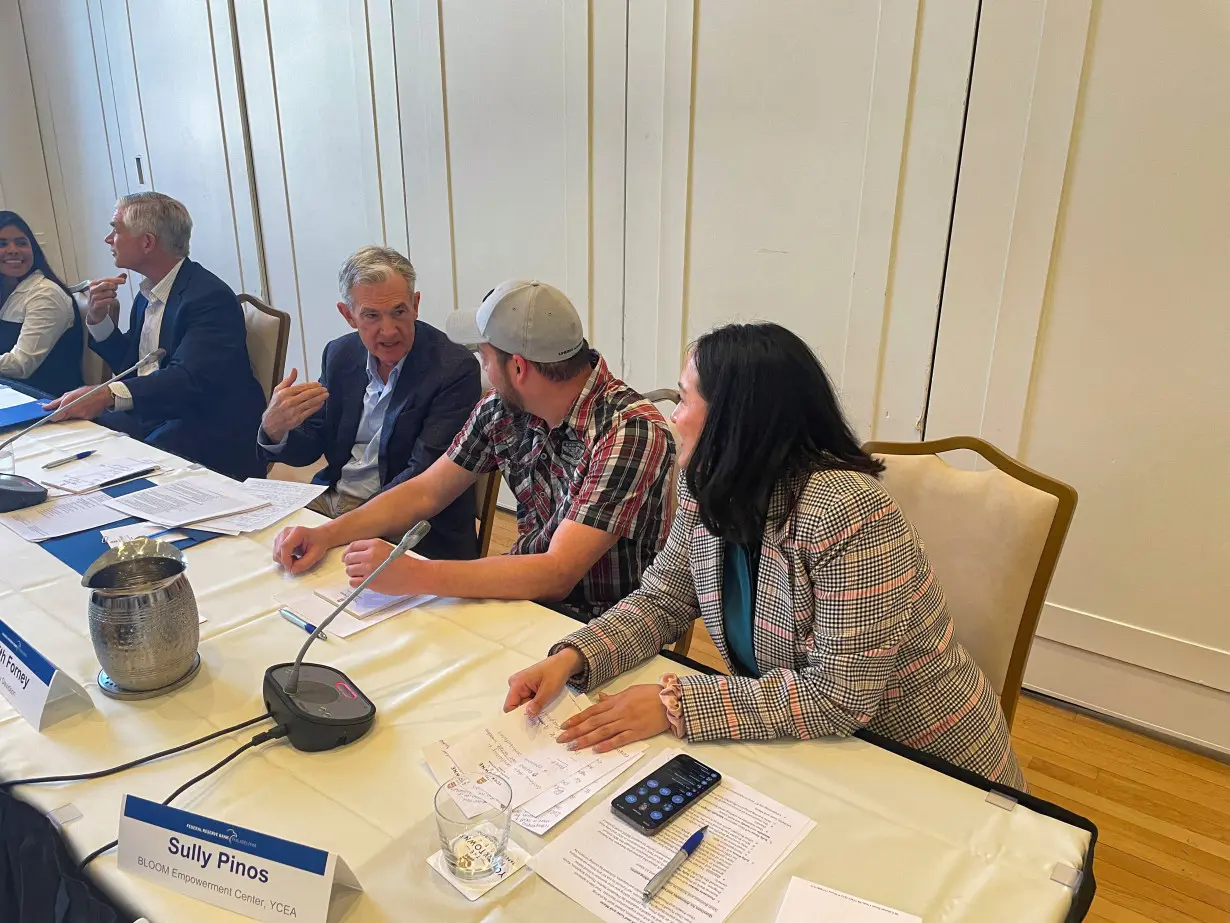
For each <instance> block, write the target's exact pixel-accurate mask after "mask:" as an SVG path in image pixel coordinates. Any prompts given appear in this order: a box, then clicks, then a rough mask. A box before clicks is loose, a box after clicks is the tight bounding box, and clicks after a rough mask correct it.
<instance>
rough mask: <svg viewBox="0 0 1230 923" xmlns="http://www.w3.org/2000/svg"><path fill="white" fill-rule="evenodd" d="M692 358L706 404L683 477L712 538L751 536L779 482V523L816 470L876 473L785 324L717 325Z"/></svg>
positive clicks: (816, 365) (820, 373)
mask: <svg viewBox="0 0 1230 923" xmlns="http://www.w3.org/2000/svg"><path fill="white" fill-rule="evenodd" d="M692 357H693V362H694V363H695V365H696V375H697V378H698V379H699V387H700V395H701V397H703V398H704V399H705V401H706V402H707V403H708V405H709V410H708V414H707V415H706V417H705V425H704V427H703V428H702V429H701V433H700V438H699V439H698V440H697V442H696V446H695V448H694V449H693V451H692V456H691V458H689V459H688V465H687V469H686V471H685V473H684V476H685V477H686V478H687V484H688V489H689V490H690V491H691V492H692V495H693V496H694V497H695V498H696V502H697V504H698V506H699V508H700V519H701V522H702V523H703V524H704V526H705V528H706V529H708V530H709V531H710V533H712V534H713V535H716V536H719V537H720V538H722V539H725V540H726V541H729V542H739V543H747V542H752V541H758V540H759V539H760V536H761V534H762V532H763V531H764V527H765V520H766V517H767V515H768V511H769V499H770V497H771V496H772V494H773V489H774V486H775V485H777V484H778V483H779V482H781V483H783V484H784V485H785V487H786V490H787V491H788V493H787V505H786V510H785V513H784V514H783V519H784V518H785V517H788V516H789V515H790V514H791V513H792V512H793V511H794V508H795V505H796V504H797V503H798V499H799V495H800V493H801V492H802V490H803V487H804V485H805V484H806V482H807V478H808V477H809V476H810V475H811V474H812V473H814V472H816V471H822V470H844V471H861V472H864V473H866V474H870V475H873V476H878V475H879V473H880V472H881V471H883V470H884V465H883V463H881V462H879V461H877V460H876V459H873V458H872V457H871V456H869V455H868V454H867V453H866V452H864V451H863V450H862V449H861V448H860V447H859V444H858V441H857V440H856V439H855V436H854V432H853V431H852V430H851V429H850V424H848V423H847V422H846V419H845V417H844V416H843V415H842V412H841V406H840V405H839V404H838V402H837V396H836V395H835V394H834V393H833V387H832V385H830V384H829V379H828V376H827V375H826V374H825V373H824V368H823V367H822V366H821V365H820V361H819V360H818V359H817V358H816V356H815V353H813V352H812V351H811V349H810V348H809V347H808V345H807V344H806V343H804V342H803V341H802V340H801V339H799V337H797V336H796V335H795V334H793V333H791V332H790V331H789V330H787V329H786V328H785V327H782V326H780V325H779V324H730V325H728V326H725V327H718V328H717V329H716V330H712V331H710V332H709V333H706V334H705V335H704V336H702V337H701V338H700V339H698V340H697V341H696V342H695V344H693V346H692ZM774 525H780V523H774Z"/></svg>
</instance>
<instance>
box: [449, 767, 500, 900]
mask: <svg viewBox="0 0 1230 923" xmlns="http://www.w3.org/2000/svg"><path fill="white" fill-rule="evenodd" d="M457 787H458V783H456V782H446V783H444V784H443V785H441V786H440V787H439V788H438V789H437V790H436V828H437V829H438V830H439V832H440V849H441V850H442V851H443V853H444V861H445V863H446V864H447V865H448V870H449V871H450V872H452V873H453V876H454V877H456V878H459V879H461V880H462V881H475V880H477V879H480V878H486V877H487V876H488V875H491V874H492V873H495V874H501V873H503V871H504V865H505V864H506V863H507V862H508V858H507V856H506V855H505V850H506V849H507V847H508V828H509V825H510V824H511V823H512V786H510V785H509V784H508V780H507V779H504V778H501V777H500V776H482V777H480V778H478V779H475V780H473V782H472V783H471V784H469V785H466V786H465V789H466V790H465V792H458V794H457V797H456V798H454V796H453V794H452V792H453V791H455V790H456V789H457ZM459 800H460V801H461V802H462V803H464V804H467V805H469V806H470V808H469V810H470V813H472V814H474V816H473V817H467V816H466V812H465V811H463V810H462V809H461V808H460V807H459V806H458V801H459ZM476 812H477V813H476Z"/></svg>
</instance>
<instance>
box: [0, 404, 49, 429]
mask: <svg viewBox="0 0 1230 923" xmlns="http://www.w3.org/2000/svg"><path fill="white" fill-rule="evenodd" d="M50 415H51V411H50V410H44V409H43V405H42V404H41V403H39V402H38V401H37V400H35V401H30V402H29V403H26V404H18V405H17V406H16V407H0V430H4V429H9V428H10V427H17V426H28V425H29V424H31V423H33V422H34V421H35V420H41V419H43V417H46V416H50Z"/></svg>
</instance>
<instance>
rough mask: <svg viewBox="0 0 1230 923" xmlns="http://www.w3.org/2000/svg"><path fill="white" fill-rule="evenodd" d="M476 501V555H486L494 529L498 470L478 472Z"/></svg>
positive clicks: (498, 479) (498, 481)
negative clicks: (486, 472) (487, 472)
mask: <svg viewBox="0 0 1230 923" xmlns="http://www.w3.org/2000/svg"><path fill="white" fill-rule="evenodd" d="M474 495H475V499H476V500H477V503H478V556H479V557H480V558H485V557H487V552H488V551H490V550H491V533H492V532H493V531H494V530H495V514H496V500H498V499H499V497H500V472H499V471H498V470H496V471H492V472H491V473H490V474H480V475H479V476H478V480H477V481H475V482H474Z"/></svg>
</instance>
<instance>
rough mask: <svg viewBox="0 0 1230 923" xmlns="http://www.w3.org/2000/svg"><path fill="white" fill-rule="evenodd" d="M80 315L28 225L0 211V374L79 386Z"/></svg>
mask: <svg viewBox="0 0 1230 923" xmlns="http://www.w3.org/2000/svg"><path fill="white" fill-rule="evenodd" d="M83 343H84V340H83V334H82V330H81V318H80V317H79V316H78V314H77V308H76V306H75V305H74V304H73V299H72V296H71V295H69V294H68V290H67V289H66V288H65V287H64V283H63V282H61V281H60V280H59V279H58V278H57V277H56V274H55V273H54V272H53V271H52V269H51V267H50V266H49V265H48V264H47V257H46V256H44V255H43V248H42V247H40V246H39V245H38V241H37V240H35V239H34V232H33V231H31V230H30V225H28V224H26V222H25V221H23V220H22V218H21V216H20V215H18V214H17V213H16V212H9V211H0V377H4V378H14V379H19V380H22V381H24V382H26V384H28V385H31V386H32V387H35V388H38V389H39V390H40V391H45V392H47V393H49V394H53V395H60V394H63V393H64V392H65V391H71V390H72V389H73V388H77V387H80V386H81V355H82V348H83Z"/></svg>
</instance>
